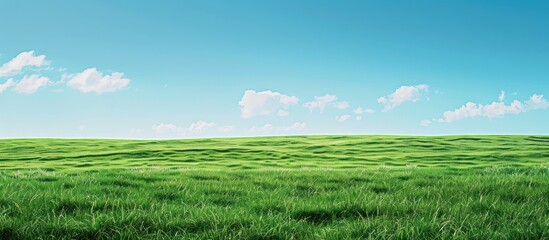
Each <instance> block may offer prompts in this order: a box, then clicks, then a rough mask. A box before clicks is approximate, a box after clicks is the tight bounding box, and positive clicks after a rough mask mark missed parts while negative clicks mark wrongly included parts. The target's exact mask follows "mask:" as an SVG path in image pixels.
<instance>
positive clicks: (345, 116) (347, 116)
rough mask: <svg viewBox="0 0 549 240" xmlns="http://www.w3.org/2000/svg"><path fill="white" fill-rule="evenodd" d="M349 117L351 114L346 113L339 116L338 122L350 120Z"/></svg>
mask: <svg viewBox="0 0 549 240" xmlns="http://www.w3.org/2000/svg"><path fill="white" fill-rule="evenodd" d="M349 118H351V115H349V114H345V115H341V116H337V117H336V120H337V121H338V122H345V121H347V120H349Z"/></svg>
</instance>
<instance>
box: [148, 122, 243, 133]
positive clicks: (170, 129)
mask: <svg viewBox="0 0 549 240" xmlns="http://www.w3.org/2000/svg"><path fill="white" fill-rule="evenodd" d="M233 129H234V126H218V125H217V124H215V123H213V122H206V121H202V120H200V121H197V122H194V123H191V124H190V125H189V126H188V127H180V126H177V125H175V124H173V123H160V124H155V125H153V126H152V130H153V131H154V132H155V133H156V134H179V135H185V134H199V133H208V132H215V131H217V132H220V133H227V132H231V131H232V130H233Z"/></svg>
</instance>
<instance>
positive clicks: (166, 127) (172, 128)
mask: <svg viewBox="0 0 549 240" xmlns="http://www.w3.org/2000/svg"><path fill="white" fill-rule="evenodd" d="M152 130H153V131H154V132H155V133H157V134H166V133H177V134H182V133H184V131H185V129H184V128H181V127H178V126H176V125H175V124H172V123H161V124H158V125H156V124H155V125H153V126H152Z"/></svg>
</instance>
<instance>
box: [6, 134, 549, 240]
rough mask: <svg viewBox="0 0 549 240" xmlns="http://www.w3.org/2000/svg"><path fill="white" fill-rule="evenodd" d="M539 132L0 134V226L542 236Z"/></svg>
mask: <svg viewBox="0 0 549 240" xmlns="http://www.w3.org/2000/svg"><path fill="white" fill-rule="evenodd" d="M547 199H549V138H547V137H532V136H445V137H405V136H307V137H301V136H296V137H265V138H236V139H196V140H166V141H152V140H142V141H141V140H139V141H135V140H64V139H10V140H0V239H139V238H144V239H151V238H152V239H360V238H371V239H433V238H436V239H454V238H455V239H549V200H547Z"/></svg>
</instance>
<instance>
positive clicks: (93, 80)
mask: <svg viewBox="0 0 549 240" xmlns="http://www.w3.org/2000/svg"><path fill="white" fill-rule="evenodd" d="M49 65H50V63H49V61H47V60H46V55H35V54H34V51H28V52H22V53H20V54H18V55H17V56H15V57H14V58H13V59H11V60H10V61H8V62H7V63H5V64H3V65H2V66H1V67H0V77H9V76H15V75H20V74H26V72H28V70H30V71H34V70H44V71H46V72H49V73H50V74H51V73H52V69H53V68H51V67H48V68H46V67H47V66H49ZM58 69H61V70H59V71H60V72H64V71H65V70H64V68H58ZM44 71H41V72H40V73H44ZM54 72H55V71H54ZM64 83H66V84H67V85H68V86H69V87H72V88H75V89H77V90H79V91H81V92H84V93H87V92H95V93H98V94H100V93H104V92H114V91H117V90H120V89H122V88H125V87H126V86H128V84H129V83H130V80H129V79H127V78H124V74H123V73H119V72H114V73H112V74H111V75H103V74H102V73H100V72H99V71H97V69H96V68H88V69H86V70H84V71H83V72H80V73H76V74H67V73H63V75H62V76H61V80H60V81H57V82H52V81H51V80H50V78H49V77H46V76H41V75H38V74H31V75H25V76H23V77H22V78H21V79H20V80H19V81H17V80H14V79H13V78H10V79H8V80H7V81H6V82H4V83H2V84H0V93H2V92H4V91H5V90H7V89H8V88H11V87H14V90H15V91H16V92H19V93H24V94H32V93H35V92H36V91H38V90H39V89H40V88H42V87H45V86H48V85H54V84H64Z"/></svg>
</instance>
